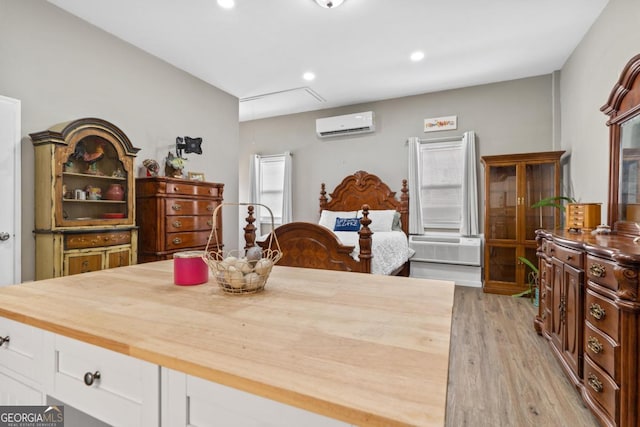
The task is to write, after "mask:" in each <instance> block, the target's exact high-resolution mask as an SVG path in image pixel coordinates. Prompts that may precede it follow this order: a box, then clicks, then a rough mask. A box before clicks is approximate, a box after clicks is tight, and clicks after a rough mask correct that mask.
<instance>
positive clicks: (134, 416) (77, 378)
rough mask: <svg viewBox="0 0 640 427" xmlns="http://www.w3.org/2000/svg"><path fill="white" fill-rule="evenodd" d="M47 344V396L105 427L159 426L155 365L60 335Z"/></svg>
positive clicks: (50, 338)
mask: <svg viewBox="0 0 640 427" xmlns="http://www.w3.org/2000/svg"><path fill="white" fill-rule="evenodd" d="M49 340H50V346H51V347H52V348H50V350H49V352H50V357H51V359H50V361H49V362H50V363H49V364H48V366H49V369H50V372H49V375H50V379H49V390H48V394H50V395H51V396H53V397H54V398H56V399H59V400H62V401H63V402H65V403H66V404H68V405H71V406H73V407H75V408H77V409H79V410H81V411H83V412H86V413H87V414H89V415H91V416H93V417H95V418H98V419H100V420H102V421H104V422H106V423H108V424H111V425H117V426H158V425H159V424H160V420H159V415H158V413H159V411H160V407H159V399H158V396H159V393H160V386H159V382H160V368H159V367H158V366H157V365H153V364H150V363H148V362H145V361H142V360H140V359H135V358H133V357H129V356H125V355H123V354H120V353H116V352H114V351H111V350H107V349H104V348H101V347H97V346H94V345H92V344H87V343H84V342H81V341H77V340H74V339H70V338H67V337H64V336H61V335H55V334H49ZM96 373H99V374H96ZM87 374H90V375H93V376H94V378H93V379H92V378H88V377H87ZM98 375H99V378H98ZM91 380H92V381H91ZM87 383H89V385H87Z"/></svg>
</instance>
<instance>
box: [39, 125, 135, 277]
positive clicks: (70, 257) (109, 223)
mask: <svg viewBox="0 0 640 427" xmlns="http://www.w3.org/2000/svg"><path fill="white" fill-rule="evenodd" d="M30 137H31V140H32V141H33V145H34V151H35V240H36V254H35V255H36V260H35V261H36V262H35V264H36V272H35V273H36V280H40V279H46V278H51V277H59V276H66V275H71V274H78V273H84V272H88V271H94V270H101V269H105V268H112V267H119V266H123V265H129V264H135V263H136V258H137V255H136V251H137V228H136V226H135V190H134V169H133V168H134V165H133V163H134V162H133V161H134V157H135V155H136V153H137V152H138V151H139V149H138V148H135V147H133V145H132V144H131V142H130V141H129V138H127V136H126V135H125V134H124V133H123V132H122V131H121V130H120V129H118V128H117V127H116V126H115V125H113V124H111V123H109V122H107V121H105V120H101V119H95V118H85V119H79V120H75V121H72V122H68V123H62V124H59V125H56V126H54V127H52V128H50V129H48V130H45V131H42V132H36V133H32V134H30Z"/></svg>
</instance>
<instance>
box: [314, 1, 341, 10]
mask: <svg viewBox="0 0 640 427" xmlns="http://www.w3.org/2000/svg"><path fill="white" fill-rule="evenodd" d="M314 1H315V2H316V3H318V5H320V6H322V7H324V8H327V9H334V8H336V7H338V6H340V5H341V4H342V3H344V0H314Z"/></svg>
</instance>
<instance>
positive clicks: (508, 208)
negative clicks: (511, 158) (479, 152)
mask: <svg viewBox="0 0 640 427" xmlns="http://www.w3.org/2000/svg"><path fill="white" fill-rule="evenodd" d="M516 172H517V170H516V165H508V166H491V167H490V168H489V174H488V177H489V178H488V179H489V181H488V191H489V194H488V195H487V196H488V197H487V201H488V204H489V206H487V214H488V216H489V225H490V226H489V228H488V230H485V234H486V237H487V239H492V240H493V239H506V240H515V239H516V233H517V230H516V205H517V202H518V198H517V190H518V188H517V180H516ZM512 260H513V258H512Z"/></svg>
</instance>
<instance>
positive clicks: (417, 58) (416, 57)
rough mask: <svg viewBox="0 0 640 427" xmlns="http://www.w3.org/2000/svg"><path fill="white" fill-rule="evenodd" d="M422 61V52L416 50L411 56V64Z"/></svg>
mask: <svg viewBox="0 0 640 427" xmlns="http://www.w3.org/2000/svg"><path fill="white" fill-rule="evenodd" d="M422 59H424V52H420V51H419V50H417V51H415V52H413V53H412V54H411V60H412V61H413V62H418V61H422Z"/></svg>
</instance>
